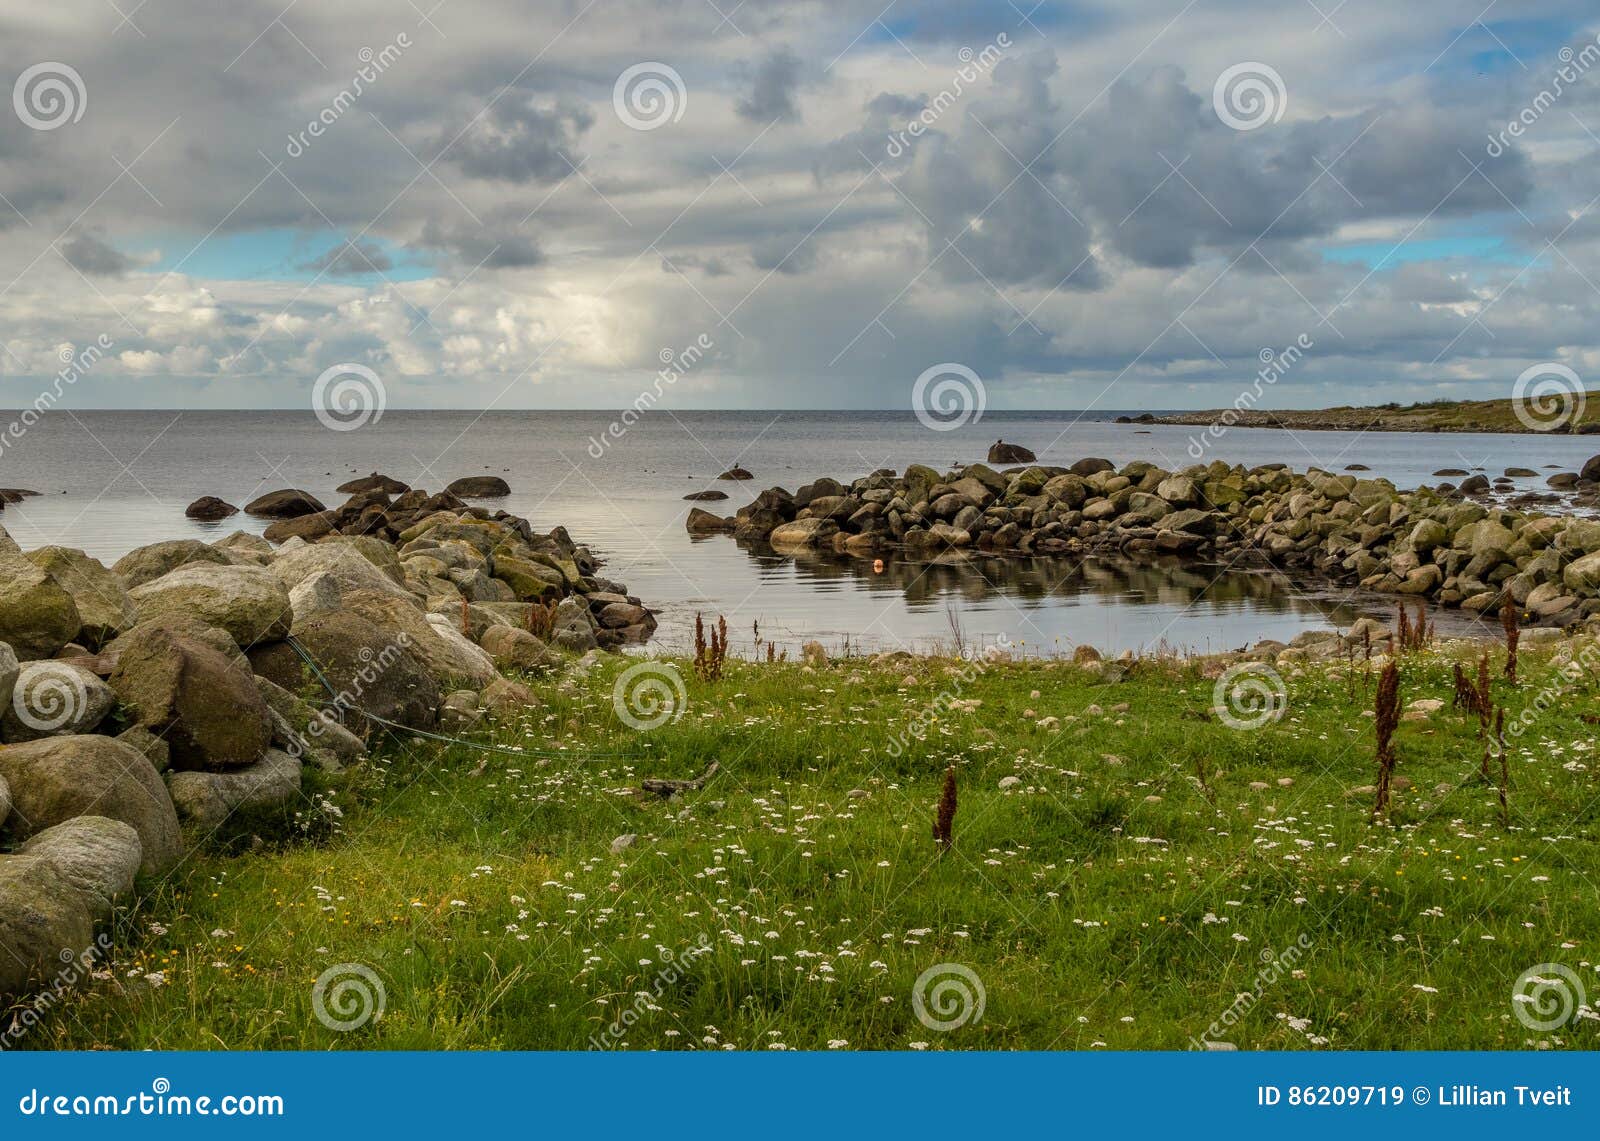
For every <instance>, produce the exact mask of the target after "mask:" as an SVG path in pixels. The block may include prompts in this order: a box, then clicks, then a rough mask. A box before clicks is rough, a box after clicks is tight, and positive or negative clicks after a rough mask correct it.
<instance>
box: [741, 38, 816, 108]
mask: <svg viewBox="0 0 1600 1141" xmlns="http://www.w3.org/2000/svg"><path fill="white" fill-rule="evenodd" d="M799 88H800V57H799V56H797V55H795V54H794V53H793V52H792V51H790V50H789V49H788V48H778V49H777V50H775V51H773V52H771V53H770V54H769V55H768V56H767V58H766V59H764V60H762V61H761V64H760V65H759V66H758V67H757V68H756V72H755V76H754V77H753V79H752V81H751V84H750V91H749V93H748V94H747V95H745V96H743V97H742V98H741V99H740V100H739V102H738V104H737V110H738V112H739V116H740V117H741V118H744V119H749V120H750V121H751V122H753V123H772V122H778V123H793V122H797V121H798V120H799V118H800V107H799V104H797V103H796V102H795V95H796V93H797V92H798V91H799Z"/></svg>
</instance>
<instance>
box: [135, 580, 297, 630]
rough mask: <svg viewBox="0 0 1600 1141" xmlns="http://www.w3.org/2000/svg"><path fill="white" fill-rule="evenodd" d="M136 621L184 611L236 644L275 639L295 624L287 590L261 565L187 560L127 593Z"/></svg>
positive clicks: (176, 614) (180, 613)
mask: <svg viewBox="0 0 1600 1141" xmlns="http://www.w3.org/2000/svg"><path fill="white" fill-rule="evenodd" d="M129 596H130V597H131V598H132V599H133V603H134V605H135V606H136V607H138V611H139V620H140V621H141V622H143V621H148V620H150V619H156V618H166V617H170V616H178V615H184V616H189V617H193V618H198V619H199V620H200V621H202V622H205V623H207V624H209V625H212V626H216V627H218V628H219V629H222V630H226V631H227V632H228V635H229V637H231V638H232V639H233V640H234V641H235V642H237V643H238V644H239V645H240V646H241V647H246V646H253V645H255V644H256V643H258V642H277V641H281V640H282V639H284V638H286V637H288V635H289V630H290V628H291V627H292V626H293V625H294V611H293V609H291V607H290V605H289V590H288V587H286V586H285V585H284V584H283V581H282V580H281V579H280V578H279V577H278V576H277V575H275V574H274V573H273V572H272V571H271V570H268V569H267V568H265V567H251V566H217V565H213V564H210V563H191V564H190V565H188V566H183V567H179V568H178V569H176V570H173V571H169V572H168V573H167V574H164V575H162V576H161V577H160V578H158V579H156V580H154V581H153V582H147V583H145V584H144V585H143V586H139V587H135V588H134V589H133V590H132V591H130V592H129Z"/></svg>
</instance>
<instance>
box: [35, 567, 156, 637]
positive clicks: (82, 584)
mask: <svg viewBox="0 0 1600 1141" xmlns="http://www.w3.org/2000/svg"><path fill="white" fill-rule="evenodd" d="M23 557H24V558H26V559H27V560H28V561H29V562H30V563H32V564H33V565H34V566H36V567H38V568H39V569H40V570H43V571H45V572H47V573H48V574H49V575H50V576H51V577H52V578H54V579H55V580H56V582H58V583H60V584H61V587H62V589H64V590H65V591H66V592H67V593H68V594H70V595H72V601H73V602H74V603H75V604H76V605H77V608H78V618H79V622H80V626H79V629H78V633H77V634H76V635H74V637H75V638H76V640H77V641H79V642H82V643H83V644H84V645H86V646H88V647H89V648H90V649H91V650H98V649H99V648H100V647H101V646H103V645H105V644H106V643H107V642H109V641H110V640H111V639H112V638H115V637H116V636H117V635H118V634H121V633H123V632H124V631H126V630H130V629H132V628H133V624H134V609H133V601H132V600H131V599H130V598H129V597H128V590H127V588H126V587H125V586H123V585H122V580H121V579H120V578H118V577H117V576H116V575H114V574H112V573H111V571H110V570H109V569H107V567H106V566H105V564H104V563H102V562H100V561H99V560H98V559H93V558H90V557H89V556H88V555H86V554H84V553H83V552H82V551H79V550H74V549H73V548H71V547H40V548H39V549H38V550H36V551H29V552H28V553H27V554H26V555H24V556H23Z"/></svg>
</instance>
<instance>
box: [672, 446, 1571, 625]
mask: <svg viewBox="0 0 1600 1141" xmlns="http://www.w3.org/2000/svg"><path fill="white" fill-rule="evenodd" d="M687 526H688V529H689V531H690V532H691V533H695V534H710V533H715V532H731V533H732V534H733V535H735V536H736V537H737V538H740V539H743V540H751V541H763V542H766V543H768V544H770V545H771V546H772V547H773V548H774V549H775V550H779V551H783V550H799V549H807V548H822V549H831V550H834V551H839V552H845V553H850V554H869V553H871V552H874V551H879V550H883V549H887V548H905V549H909V550H912V551H924V552H942V553H946V554H948V553H951V552H961V551H965V550H979V551H989V552H996V553H1009V552H1015V553H1018V554H1032V555H1038V554H1074V555H1075V554H1088V553H1097V552H1108V551H1120V552H1121V553H1123V554H1126V555H1132V556H1145V555H1153V554H1158V553H1167V554H1174V555H1185V556H1196V557H1204V558H1216V557H1221V556H1226V557H1228V558H1229V559H1231V560H1238V559H1246V558H1254V559H1257V560H1259V561H1260V562H1262V563H1265V564H1270V565H1275V566H1279V567H1282V568H1285V569H1289V570H1298V571H1304V572H1313V573H1315V574H1317V575H1319V576H1322V577H1325V578H1327V579H1331V580H1334V581H1337V582H1343V583H1350V584H1355V585H1360V586H1361V587H1364V588H1366V589H1369V590H1375V591H1383V592H1393V593H1397V594H1402V595H1415V596H1418V597H1425V598H1429V599H1433V600H1435V601H1437V602H1439V603H1442V604H1444V605H1448V606H1461V607H1464V608H1466V609H1469V610H1475V611H1484V610H1489V609H1493V608H1498V607H1499V606H1500V605H1501V604H1502V603H1504V602H1505V601H1507V600H1510V601H1513V602H1515V603H1516V604H1517V605H1518V606H1520V607H1524V608H1526V609H1527V610H1528V611H1529V612H1530V613H1531V614H1532V615H1533V616H1534V617H1535V618H1536V619H1537V620H1539V621H1543V622H1545V623H1548V624H1551V625H1566V624H1569V623H1572V622H1575V621H1579V620H1581V619H1585V618H1587V617H1589V616H1590V615H1593V614H1596V613H1600V522H1596V521H1594V520H1589V519H1581V518H1574V517H1569V516H1550V515H1538V514H1529V513H1523V512H1519V511H1511V510H1503V509H1498V508H1495V507H1493V506H1492V505H1485V504H1481V503H1476V502H1471V501H1469V500H1466V499H1464V498H1462V496H1461V495H1460V494H1459V493H1457V492H1454V491H1447V490H1436V489H1429V488H1420V489H1418V490H1416V491H1411V492H1402V491H1399V490H1397V489H1396V488H1395V487H1394V485H1393V484H1391V483H1389V482H1388V481H1387V480H1382V479H1363V478H1359V477H1357V476H1355V475H1348V474H1345V475H1335V474H1333V473H1330V472H1325V471H1320V470H1317V469H1312V470H1310V471H1307V472H1305V473H1303V474H1297V473H1295V472H1292V471H1290V470H1289V469H1288V468H1287V467H1286V466H1284V465H1281V464H1268V465H1263V466H1261V467H1255V468H1249V469H1246V468H1244V467H1242V466H1232V467H1230V466H1229V465H1227V464H1224V463H1221V462H1220V461H1219V462H1216V463H1213V464H1210V465H1204V466H1195V467H1191V468H1187V469H1184V470H1182V471H1176V472H1173V471H1166V470H1164V469H1162V468H1159V467H1157V466H1156V465H1154V464H1150V463H1145V462H1143V461H1136V462H1134V463H1130V464H1127V465H1125V466H1124V467H1122V468H1120V469H1119V468H1117V467H1116V466H1115V465H1114V464H1112V463H1111V462H1110V461H1108V460H1104V459H1083V460H1079V461H1078V462H1077V463H1075V464H1073V465H1072V466H1071V467H1070V468H1061V467H1042V466H1030V467H1024V468H1013V469H1010V470H1007V471H997V470H995V469H994V468H991V467H989V466H987V465H985V464H972V465H970V466H968V467H965V468H962V469H959V470H957V471H953V472H948V473H944V474H941V473H939V472H936V471H934V470H933V469H932V468H929V467H924V466H922V465H920V464H914V465H912V466H911V467H909V468H907V469H906V470H905V472H904V473H903V474H896V473H895V472H894V471H892V470H887V469H885V470H880V471H876V472H873V473H872V474H871V475H868V476H865V477H863V478H861V479H857V480H855V481H854V482H852V483H850V484H848V485H847V484H844V483H841V482H839V481H837V480H833V479H819V480H817V481H816V482H814V483H810V484H807V485H805V486H804V487H802V488H800V490H799V491H797V492H795V493H794V494H790V493H789V492H788V491H786V490H785V489H783V488H781V487H774V488H769V489H768V490H766V491H763V492H762V493H761V494H760V495H759V496H757V497H756V499H755V501H754V502H753V503H751V504H749V505H748V506H746V507H743V508H741V509H740V510H739V511H738V512H737V513H736V514H735V515H734V516H733V517H732V518H723V517H720V516H717V515H713V514H712V513H710V512H707V511H704V510H701V509H699V508H695V509H692V510H691V511H690V513H689V519H688V524H687Z"/></svg>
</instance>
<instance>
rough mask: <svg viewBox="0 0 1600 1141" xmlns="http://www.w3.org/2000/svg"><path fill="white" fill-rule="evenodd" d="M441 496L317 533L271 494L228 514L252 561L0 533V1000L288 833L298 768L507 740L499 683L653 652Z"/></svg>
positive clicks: (331, 514) (566, 558) (199, 550)
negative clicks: (185, 879) (495, 729)
mask: <svg viewBox="0 0 1600 1141" xmlns="http://www.w3.org/2000/svg"><path fill="white" fill-rule="evenodd" d="M491 480H492V482H490V481H491ZM452 487H453V488H454V490H453V491H446V492H442V493H439V494H429V493H428V492H426V491H422V490H416V489H410V488H407V487H405V486H404V485H402V484H399V483H397V482H396V481H394V480H390V479H388V478H387V477H384V476H380V475H377V474H374V475H372V476H370V477H367V478H366V479H364V480H360V481H356V484H355V485H346V488H347V489H349V491H350V499H349V500H348V501H347V502H345V503H344V504H342V505H340V506H339V507H337V508H333V509H329V508H325V507H324V506H323V505H322V504H321V503H319V502H317V501H316V499H315V498H314V497H313V496H310V495H309V494H307V493H306V492H303V491H299V490H296V489H284V490H282V491H278V492H274V493H271V494H269V495H267V496H263V497H261V498H260V499H258V500H256V501H254V502H253V503H251V504H250V505H249V506H248V507H247V508H246V510H247V511H250V512H252V513H254V514H257V515H263V516H268V517H274V518H276V519H277V521H276V522H274V523H273V524H272V525H271V527H269V528H268V535H269V536H270V537H271V538H270V539H268V538H263V537H261V536H258V535H253V534H249V533H246V532H243V531H239V532H235V533H233V534H231V535H229V536H227V537H226V538H223V539H219V540H217V541H216V542H211V543H206V542H201V541H199V540H197V539H179V540H173V541H169V542H161V543H155V544H152V545H149V546H145V547H140V548H138V549H137V550H134V551H130V552H129V553H128V554H127V555H125V556H123V557H122V558H121V559H119V560H117V562H116V563H115V564H114V565H112V566H110V567H107V566H105V565H104V564H102V563H101V562H99V561H98V560H96V559H94V558H91V557H90V556H88V555H86V554H85V553H83V552H82V551H78V550H73V549H70V548H66V547H55V546H52V547H43V548H40V549H38V550H32V551H26V552H24V551H22V550H21V549H20V548H19V547H18V545H17V544H16V543H15V542H14V541H13V540H12V539H11V537H10V536H9V535H8V534H6V532H5V531H4V530H0V740H3V741H4V742H5V744H4V746H3V747H0V853H3V854H0V949H3V953H0V996H7V995H17V994H20V993H24V992H26V991H28V990H29V989H30V988H33V987H37V986H40V985H44V984H47V983H48V982H49V980H50V978H51V977H52V976H53V975H57V974H58V973H59V972H60V971H62V969H63V964H65V963H69V962H71V961H72V960H73V959H74V957H75V956H79V955H81V954H83V953H85V952H87V951H88V950H89V949H90V948H91V946H92V944H91V940H92V937H93V934H94V931H95V929H96V927H97V926H99V925H102V924H103V923H104V922H105V921H106V920H107V919H108V918H109V916H110V915H111V912H112V908H113V905H114V903H115V902H116V901H119V900H122V899H124V898H125V897H127V896H128V894H129V893H130V891H131V890H132V888H133V885H134V881H135V877H136V876H141V875H142V876H147V877H154V876H161V875H163V874H165V873H167V872H168V871H170V870H171V869H173V868H174V867H175V866H176V865H177V864H178V863H179V862H180V861H181V860H182V859H183V858H184V855H185V852H186V851H188V850H189V849H190V848H192V847H195V846H198V845H202V844H204V843H206V842H207V841H209V840H211V839H212V838H213V836H214V835H216V834H219V833H228V832H233V831H236V830H237V829H239V828H241V827H242V828H245V829H246V830H248V828H249V826H250V824H251V823H252V822H253V821H257V820H259V819H261V818H263V817H270V816H272V815H273V814H275V813H276V814H279V815H284V814H288V813H292V812H294V811H295V810H297V809H299V808H300V807H302V803H301V801H302V785H303V783H304V780H305V770H306V768H307V766H308V765H309V766H313V767H315V768H316V769H318V770H321V771H324V772H330V773H332V772H338V771H340V770H342V769H344V768H345V767H346V766H350V765H354V764H356V763H358V762H360V761H362V760H363V759H364V758H365V757H366V754H367V750H368V745H369V743H371V742H374V741H376V740H377V739H380V738H382V737H384V736H386V735H387V734H389V733H390V732H391V731H393V732H398V733H402V734H403V733H405V732H406V731H420V732H425V733H429V732H438V733H442V734H449V733H454V732H459V731H462V730H464V729H466V728H468V727H470V726H472V725H474V724H476V723H478V722H479V721H480V720H482V719H485V718H489V719H494V718H496V717H501V716H509V715H510V714H513V713H515V712H516V711H519V710H521V709H523V708H526V707H527V706H529V705H530V704H532V703H533V701H534V697H533V693H532V692H531V690H530V688H529V686H528V685H527V684H525V681H519V680H514V677H521V678H524V679H525V680H532V679H533V677H534V676H536V675H538V674H540V673H543V672H547V671H549V670H552V669H554V668H558V667H560V666H563V665H565V664H567V663H568V662H569V661H570V660H571V659H574V658H576V657H577V655H580V654H593V653H595V652H596V651H598V650H600V649H602V648H604V649H614V648H616V647H618V646H620V645H621V644H622V643H623V642H625V641H629V640H642V639H644V638H647V637H649V635H650V634H651V633H652V632H653V631H654V629H655V619H654V617H653V615H652V614H651V613H650V611H649V610H647V609H646V608H645V607H644V606H643V605H641V604H640V602H639V600H638V599H637V598H634V597H632V596H630V595H629V594H628V592H627V588H626V587H625V586H623V585H622V584H621V583H616V582H611V581H610V580H608V579H605V578H603V577H601V576H600V575H599V574H598V563H597V560H596V559H595V557H594V556H593V555H592V554H591V553H590V551H589V550H588V549H587V548H585V547H583V546H580V545H578V544H576V543H574V542H573V540H572V539H571V537H570V536H569V535H568V534H567V533H566V531H565V530H564V529H562V528H560V527H557V528H556V529H555V530H553V531H551V532H549V533H548V534H541V533H539V532H536V531H535V530H534V529H533V528H532V526H531V525H530V524H529V523H528V521H527V520H526V519H522V518H519V517H516V516H513V515H509V514H507V513H506V512H504V511H493V512H492V511H489V510H487V509H485V508H482V507H476V506H470V505H469V504H467V503H466V502H465V500H464V499H463V498H462V496H464V495H471V496H490V495H496V494H504V483H503V481H499V480H498V479H494V478H493V477H474V480H473V481H458V483H457V484H455V485H452ZM217 504H221V505H222V507H228V508H230V510H229V511H228V512H222V514H223V515H226V514H230V513H232V510H236V509H232V508H231V507H230V505H227V504H223V503H222V501H221V500H216V499H213V498H210V497H208V498H207V499H206V500H202V501H200V502H199V504H198V507H199V509H200V512H201V513H207V514H211V515H217V514H218V513H219V512H220V508H218V507H217V506H216V505H217ZM195 513H196V512H195V511H194V510H192V511H191V515H193V514H195ZM505 674H511V675H513V676H504V675H505Z"/></svg>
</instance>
